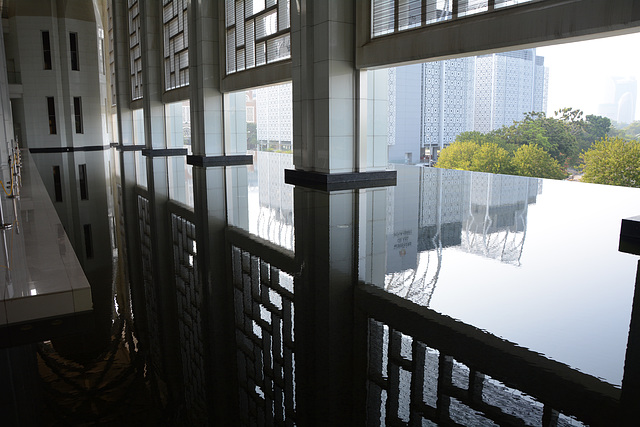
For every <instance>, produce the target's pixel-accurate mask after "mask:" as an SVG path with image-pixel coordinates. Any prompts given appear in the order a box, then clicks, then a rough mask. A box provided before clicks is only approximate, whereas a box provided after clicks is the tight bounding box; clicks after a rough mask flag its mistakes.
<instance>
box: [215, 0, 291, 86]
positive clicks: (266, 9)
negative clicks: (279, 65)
mask: <svg viewBox="0 0 640 427" xmlns="http://www.w3.org/2000/svg"><path fill="white" fill-rule="evenodd" d="M290 6H291V1H290V0H237V1H236V0H225V29H226V46H227V67H226V68H227V74H231V73H235V72H236V71H242V70H245V69H249V68H254V67H258V66H261V65H265V64H269V63H272V62H276V61H280V60H283V59H287V58H290V57H291V37H290V32H291V31H290V27H291V17H290Z"/></svg>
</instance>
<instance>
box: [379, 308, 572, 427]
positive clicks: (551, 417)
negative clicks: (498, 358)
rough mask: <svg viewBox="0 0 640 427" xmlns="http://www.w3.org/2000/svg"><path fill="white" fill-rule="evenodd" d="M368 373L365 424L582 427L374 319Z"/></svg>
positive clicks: (528, 397) (525, 395)
mask: <svg viewBox="0 0 640 427" xmlns="http://www.w3.org/2000/svg"><path fill="white" fill-rule="evenodd" d="M368 371H369V373H368V382H367V418H368V420H367V421H368V422H367V425H387V426H390V425H391V426H395V425H397V426H400V425H412V426H414V425H415V426H436V425H465V426H471V425H473V426H480V425H483V426H485V425H486V426H495V425H513V426H516V425H530V426H534V425H536V426H537V425H544V426H550V425H571V426H582V425H583V424H582V423H580V422H579V421H577V420H575V419H573V418H570V417H567V416H565V415H563V414H561V413H559V412H557V411H555V410H553V409H552V408H550V407H548V406H546V405H544V404H542V403H541V402H539V401H537V400H536V399H534V398H533V397H531V396H529V395H527V394H526V393H523V392H521V391H519V390H516V389H513V388H510V387H508V386H506V385H505V384H503V383H502V382H500V381H498V380H496V379H494V378H491V377H490V376H488V375H485V374H483V373H481V372H478V371H475V370H473V369H471V368H469V367H468V366H466V365H465V364H463V363H460V362H458V361H457V360H456V359H455V358H453V357H452V356H450V355H446V354H443V353H441V352H440V351H439V350H438V349H435V348H431V347H429V346H428V345H426V344H425V343H422V342H420V341H418V340H416V339H414V338H412V337H411V336H409V335H405V334H403V333H402V332H400V331H396V330H394V329H392V328H390V327H389V326H387V325H385V324H384V323H381V322H378V321H376V320H373V319H370V320H369V369H368Z"/></svg>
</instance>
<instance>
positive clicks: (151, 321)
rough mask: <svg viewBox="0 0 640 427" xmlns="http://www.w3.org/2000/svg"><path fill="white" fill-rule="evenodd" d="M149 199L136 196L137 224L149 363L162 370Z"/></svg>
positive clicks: (157, 369)
mask: <svg viewBox="0 0 640 427" xmlns="http://www.w3.org/2000/svg"><path fill="white" fill-rule="evenodd" d="M150 209H151V207H150V205H149V200H148V199H146V198H145V197H142V196H138V225H139V228H140V253H141V255H142V278H143V281H144V295H145V304H146V310H147V328H148V333H149V337H148V338H149V350H150V353H151V358H150V359H151V363H152V365H153V366H154V368H155V369H156V371H159V372H162V351H161V349H160V330H159V324H160V323H159V322H160V318H159V313H158V294H157V291H156V288H155V283H154V280H153V270H152V269H153V267H152V265H153V256H152V252H151V217H150V213H151V212H150Z"/></svg>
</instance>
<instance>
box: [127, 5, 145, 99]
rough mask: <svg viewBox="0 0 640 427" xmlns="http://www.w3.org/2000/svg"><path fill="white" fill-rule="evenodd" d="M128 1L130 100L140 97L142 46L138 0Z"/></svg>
mask: <svg viewBox="0 0 640 427" xmlns="http://www.w3.org/2000/svg"><path fill="white" fill-rule="evenodd" d="M128 1H129V67H130V68H129V69H130V78H131V100H132V101H133V100H136V99H140V98H142V46H141V45H140V19H141V18H140V9H139V5H138V0H128Z"/></svg>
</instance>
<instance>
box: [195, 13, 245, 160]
mask: <svg viewBox="0 0 640 427" xmlns="http://www.w3.org/2000/svg"><path fill="white" fill-rule="evenodd" d="M220 43H221V42H220V40H219V32H218V4H217V3H216V2H191V4H190V5H189V85H190V86H191V91H190V94H191V147H192V151H193V154H194V155H201V156H222V155H224V154H225V149H224V141H223V113H222V99H223V95H222V93H221V92H220V54H219V49H220ZM222 43H223V42H222ZM242 154H244V153H242Z"/></svg>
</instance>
